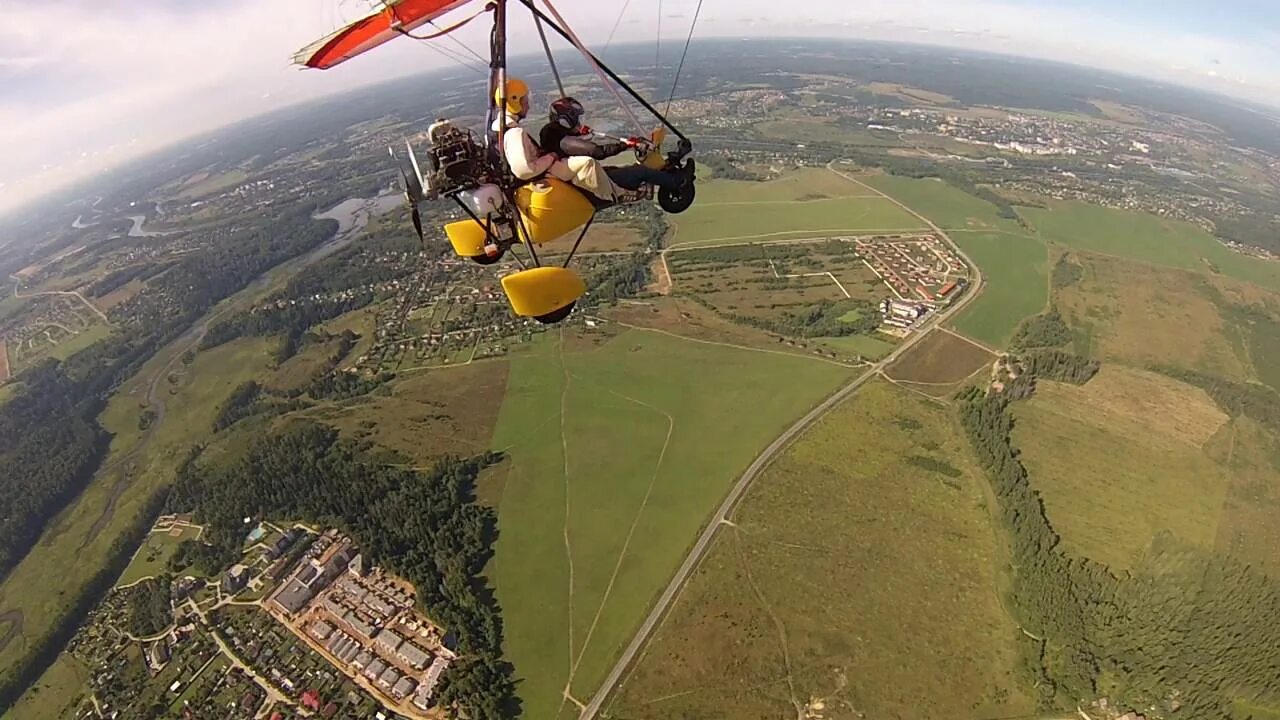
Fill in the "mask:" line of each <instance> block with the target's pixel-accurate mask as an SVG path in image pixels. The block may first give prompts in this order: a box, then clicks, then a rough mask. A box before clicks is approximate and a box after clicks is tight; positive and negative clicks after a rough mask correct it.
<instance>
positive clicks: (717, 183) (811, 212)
mask: <svg viewBox="0 0 1280 720" xmlns="http://www.w3.org/2000/svg"><path fill="white" fill-rule="evenodd" d="M672 220H673V221H674V225H675V235H674V237H673V240H672V243H671V244H672V245H673V246H677V247H685V246H696V245H714V244H716V243H719V242H731V241H734V240H743V239H750V238H759V239H762V240H764V239H774V240H777V239H783V238H787V237H802V236H806V235H815V234H823V233H832V234H835V233H849V234H852V233H859V232H869V231H897V230H921V229H923V227H922V224H921V222H920V220H919V219H917V218H915V217H913V216H912V215H911V214H910V213H908V212H906V211H905V210H903V209H902V208H900V207H898V206H897V205H894V204H893V203H892V202H890V201H888V200H885V199H884V198H882V197H879V196H876V195H874V194H873V193H870V192H868V191H867V189H866V188H863V187H860V186H858V185H857V184H856V183H852V182H849V181H848V180H846V179H844V178H842V177H840V176H839V175H837V174H835V173H833V172H831V171H829V170H826V169H819V168H801V169H798V170H795V171H792V172H790V173H788V174H786V175H783V176H782V177H780V178H778V179H776V180H770V181H768V182H750V181H741V180H712V181H710V182H708V183H705V184H703V185H700V186H699V188H698V202H697V203H695V204H694V205H693V207H691V208H689V209H688V210H687V211H685V212H684V213H682V214H680V215H678V216H674V217H673V218H672Z"/></svg>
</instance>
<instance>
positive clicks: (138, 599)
mask: <svg viewBox="0 0 1280 720" xmlns="http://www.w3.org/2000/svg"><path fill="white" fill-rule="evenodd" d="M124 592H125V593H126V595H127V597H126V600H125V615H126V618H127V620H126V622H127V623H128V625H129V627H128V630H129V632H131V633H133V634H134V635H137V636H138V637H148V636H151V635H155V634H156V633H159V632H160V631H162V630H164V629H165V628H167V627H169V623H171V622H173V610H172V608H171V606H170V604H169V595H170V592H171V578H170V577H169V576H168V575H161V576H159V577H153V578H147V579H146V580H142V581H140V582H139V583H138V584H136V585H134V586H132V587H129V588H126V589H125V590H124Z"/></svg>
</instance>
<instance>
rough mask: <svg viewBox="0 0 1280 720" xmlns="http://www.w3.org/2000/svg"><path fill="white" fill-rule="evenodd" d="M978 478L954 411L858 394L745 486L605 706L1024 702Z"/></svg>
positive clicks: (617, 709) (628, 709)
mask: <svg viewBox="0 0 1280 720" xmlns="http://www.w3.org/2000/svg"><path fill="white" fill-rule="evenodd" d="M851 459H856V461H852V462H851ZM982 487H983V485H982V479H981V477H980V476H979V475H978V474H977V472H976V471H975V470H974V469H973V468H972V467H970V465H969V460H968V452H967V450H966V448H965V446H964V444H963V441H962V439H961V437H960V436H959V433H958V431H957V430H956V428H955V427H954V425H953V420H952V418H951V417H950V415H949V414H948V411H947V410H946V408H943V407H940V406H938V405H937V404H935V403H933V402H931V401H928V400H925V399H922V398H919V397H918V396H916V395H914V394H911V393H908V392H906V391H904V390H899V389H897V388H894V387H893V386H891V385H889V384H887V383H883V382H873V383H871V384H869V385H867V386H866V387H864V388H862V389H861V390H860V391H859V392H858V393H857V394H856V395H854V396H853V397H852V398H851V399H849V400H847V401H845V402H844V403H843V404H841V405H840V406H839V407H838V408H836V409H835V410H834V411H833V412H832V413H831V414H829V415H827V416H826V417H825V418H823V419H822V420H820V421H819V422H818V423H817V424H815V425H814V426H812V427H811V428H810V429H808V430H807V431H806V432H805V433H804V434H803V436H802V437H801V438H800V439H799V440H798V441H797V442H796V444H795V445H793V446H792V447H791V448H790V449H788V450H787V451H785V452H784V453H783V454H782V455H781V456H780V457H779V458H778V459H777V460H776V461H775V462H774V463H773V465H772V466H771V467H770V468H769V469H768V470H766V471H765V474H764V475H762V476H761V477H760V478H759V479H758V480H757V481H756V483H755V484H754V485H753V486H752V488H751V489H750V490H749V491H748V493H747V496H746V497H745V498H744V500H743V503H742V505H741V506H740V507H739V509H738V510H737V511H736V512H735V514H734V517H733V525H732V526H731V527H726V528H725V529H724V531H723V532H722V534H721V535H720V536H719V537H718V538H717V540H716V541H715V544H714V545H713V547H712V549H711V551H710V553H709V554H708V556H707V557H706V558H705V559H704V561H703V563H702V564H701V566H700V568H699V569H698V570H697V571H696V573H695V574H694V576H693V577H692V578H691V579H690V581H689V584H688V585H687V586H686V587H685V589H684V590H683V592H682V594H681V595H680V597H679V600H677V602H676V605H675V606H674V608H673V609H672V611H671V612H670V613H669V614H668V616H667V619H666V620H665V621H664V623H663V624H662V625H661V626H660V627H659V628H658V630H657V632H656V634H655V636H654V638H653V640H652V641H651V643H650V646H649V648H648V650H647V651H646V653H645V654H644V656H643V657H642V659H641V660H640V661H639V664H638V665H637V666H636V667H635V668H633V670H632V671H631V674H630V676H629V677H628V678H627V679H626V680H625V682H624V684H623V686H622V687H621V689H620V690H619V692H618V694H617V696H616V697H615V698H614V700H613V704H612V707H611V708H610V713H611V715H612V716H613V717H627V718H636V719H640V718H654V719H657V718H664V719H665V718H686V717H687V718H695V717H697V718H706V717H733V718H739V717H742V718H746V717H752V718H755V717H770V718H776V717H795V716H804V713H805V711H806V710H807V711H812V712H815V713H822V715H821V716H823V717H839V718H853V717H914V718H943V717H946V718H956V717H1015V716H1022V715H1026V714H1029V713H1030V712H1031V711H1032V708H1033V705H1034V703H1033V701H1032V698H1031V697H1029V695H1028V693H1029V692H1030V688H1031V681H1030V679H1029V678H1028V679H1025V680H1024V679H1023V678H1021V677H1020V676H1019V675H1018V671H1017V670H1016V668H1017V666H1018V652H1019V650H1018V643H1019V639H1018V638H1019V637H1020V636H1019V633H1018V630H1017V627H1016V625H1014V624H1013V622H1012V621H1010V620H1009V618H1008V617H1007V616H1006V615H1005V613H1004V612H1003V610H1002V609H1001V606H1000V600H999V597H998V595H999V587H1000V583H1001V579H1000V577H999V575H998V572H997V568H998V567H999V566H1000V564H1001V563H1002V548H1001V546H1000V541H999V540H998V539H997V537H996V535H995V534H994V533H993V532H992V529H991V527H990V525H989V524H988V515H987V512H988V511H987V509H986V506H985V500H984V496H983V490H982ZM809 716H810V717H813V716H814V715H809Z"/></svg>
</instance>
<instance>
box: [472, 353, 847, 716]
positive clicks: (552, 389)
mask: <svg viewBox="0 0 1280 720" xmlns="http://www.w3.org/2000/svg"><path fill="white" fill-rule="evenodd" d="M851 374H852V370H850V369H848V368H843V367H840V366H838V365H834V364H831V363H826V362H820V361H817V360H809V359H803V358H793V357H787V356H785V355H782V354H772V353H768V352H753V351H750V350H739V349H733V348H727V347H720V346H716V345H711V344H702V343H694V342H688V341H685V340H681V339H677V338H672V337H669V336H666V335H661V334H658V333H653V332H645V331H640V330H631V331H626V332H623V333H622V334H620V335H618V336H617V337H615V338H612V339H610V340H607V341H602V340H601V339H600V338H599V336H595V339H594V340H593V339H592V337H591V336H586V337H578V336H577V335H576V334H573V333H572V332H571V331H565V332H564V334H563V335H558V336H544V337H543V338H542V339H541V340H539V341H538V342H536V343H535V344H534V345H533V347H532V348H531V349H530V350H529V351H528V352H526V353H523V354H519V355H515V356H513V357H512V359H511V375H510V379H509V382H508V388H507V395H506V399H505V400H504V402H503V405H502V410H501V413H500V415H499V420H498V426H497V431H496V433H495V439H494V446H495V447H496V448H499V449H503V450H505V451H506V452H507V453H509V455H510V463H511V464H510V466H509V468H508V472H507V475H506V483H505V487H503V488H502V490H501V494H500V499H499V501H498V513H499V517H498V542H497V549H496V556H495V558H494V561H493V566H492V570H491V573H490V577H491V578H492V579H493V581H494V585H495V587H496V591H497V595H498V599H499V601H500V603H501V605H502V608H503V620H504V627H505V630H506V641H505V648H506V652H507V654H508V657H510V659H511V660H512V662H513V663H514V664H515V667H516V675H517V676H518V677H519V678H521V682H520V686H519V694H520V697H521V699H522V700H523V708H524V710H523V712H524V716H525V717H530V718H548V719H551V718H556V717H566V718H568V717H576V716H577V713H578V710H577V708H576V707H574V706H573V704H572V703H570V702H567V701H565V700H564V699H563V698H562V692H563V691H564V690H565V689H566V687H568V688H569V689H570V690H571V692H572V694H573V696H574V697H575V698H576V699H578V700H579V701H581V702H586V701H587V700H589V698H590V696H591V695H592V693H593V692H594V691H595V690H596V688H597V687H598V686H599V684H600V682H601V681H602V680H603V678H604V675H605V673H606V672H607V670H608V668H609V666H610V665H611V663H612V662H613V661H614V659H615V658H616V656H617V654H618V653H619V652H620V650H621V648H622V646H623V645H625V643H626V642H628V641H629V640H630V637H631V634H632V633H633V632H634V630H635V628H636V626H637V625H638V624H639V622H640V620H641V618H642V616H643V614H644V612H645V611H646V609H647V608H648V606H649V603H650V602H651V599H652V598H653V596H654V594H655V593H656V592H657V591H658V590H659V589H660V588H661V587H662V585H663V584H664V583H666V582H667V580H668V579H669V578H670V576H671V574H672V573H673V572H674V571H675V569H676V567H677V566H678V565H679V563H680V561H681V560H682V558H683V556H684V553H685V552H686V551H687V549H688V546H689V544H690V543H691V542H692V541H693V539H694V537H695V534H696V532H697V530H698V528H699V527H700V526H701V524H702V523H703V522H705V520H706V518H707V516H708V514H709V513H710V512H711V510H712V508H713V507H714V506H715V504H716V503H717V502H719V500H720V499H721V497H722V496H723V495H724V493H725V492H726V491H727V490H728V488H729V485H730V484H731V483H732V482H733V480H734V479H735V478H736V477H737V475H738V474H739V473H740V472H741V471H742V470H743V469H745V467H746V466H747V465H748V464H749V463H750V462H751V460H752V459H753V458H754V457H755V455H756V454H757V453H759V452H760V451H761V450H762V449H763V448H764V447H765V446H766V445H767V444H768V443H769V442H770V441H771V440H772V439H773V438H774V437H776V436H777V434H778V433H779V432H780V431H781V430H782V429H783V428H784V427H785V426H786V424H787V423H788V422H790V421H792V420H794V419H795V418H797V417H798V416H800V415H801V414H802V413H803V412H804V411H805V410H806V409H808V408H809V407H811V406H813V405H814V404H816V403H817V402H818V401H819V400H820V398H822V397H824V396H826V395H828V394H830V393H831V392H833V391H834V390H835V389H836V387H837V386H838V385H839V384H840V383H841V382H842V381H844V380H846V379H848V378H849V377H850V376H851ZM784 383H785V388H786V391H785V392H780V391H779V388H780V387H783V384H784ZM712 448H714V451H712Z"/></svg>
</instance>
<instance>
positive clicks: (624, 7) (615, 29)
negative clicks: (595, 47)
mask: <svg viewBox="0 0 1280 720" xmlns="http://www.w3.org/2000/svg"><path fill="white" fill-rule="evenodd" d="M630 4H631V0H624V1H623V3H622V10H620V11H618V19H617V20H614V21H613V29H612V30H610V31H609V37H608V38H607V39H606V40H605V41H604V47H603V48H602V49H601V50H600V54H601V55H604V54H605V53H607V52H609V43H611V42H613V34H614V33H616V32H618V26H619V25H621V24H622V16H623V15H626V14H627V6H628V5H630Z"/></svg>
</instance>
